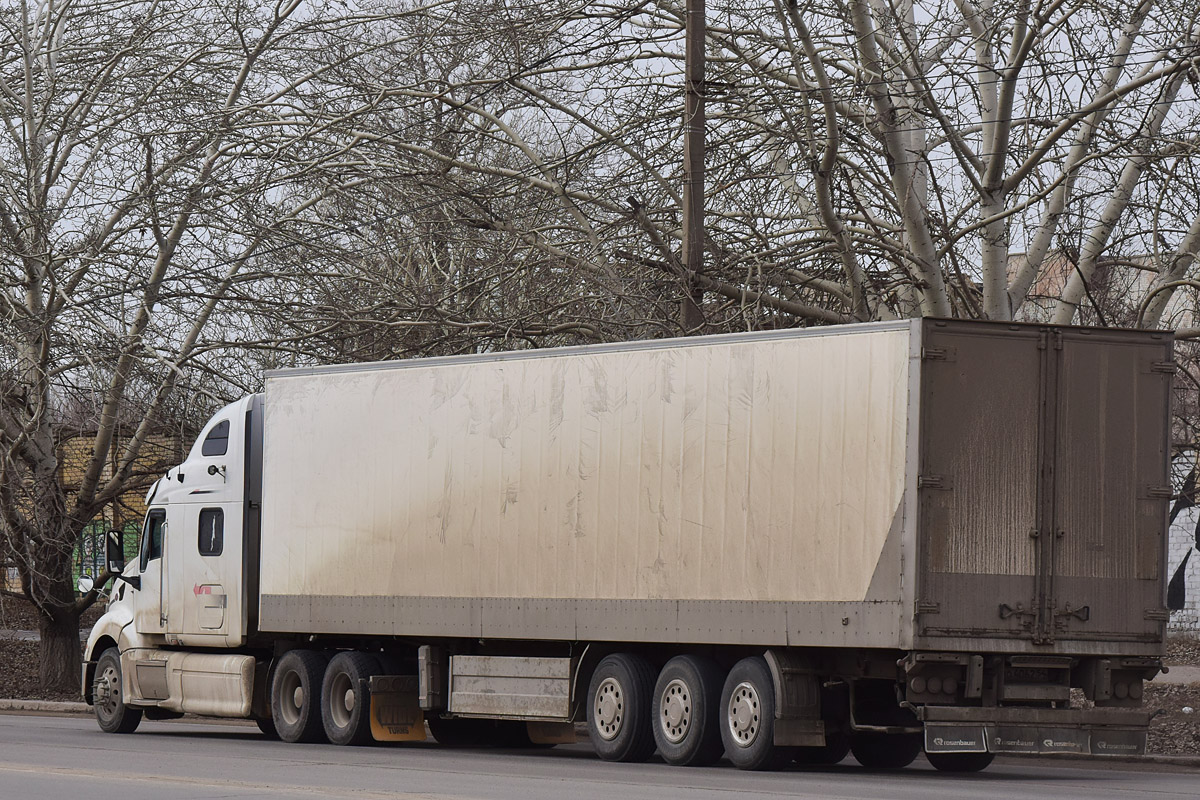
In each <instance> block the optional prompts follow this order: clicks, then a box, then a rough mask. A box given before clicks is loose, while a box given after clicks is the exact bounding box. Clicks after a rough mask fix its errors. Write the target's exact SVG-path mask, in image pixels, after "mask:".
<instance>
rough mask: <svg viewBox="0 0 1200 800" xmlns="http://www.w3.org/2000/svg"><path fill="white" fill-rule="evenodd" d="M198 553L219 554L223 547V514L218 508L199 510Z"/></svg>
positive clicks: (203, 554)
mask: <svg viewBox="0 0 1200 800" xmlns="http://www.w3.org/2000/svg"><path fill="white" fill-rule="evenodd" d="M198 545H199V548H200V555H202V556H219V555H221V551H222V550H224V549H225V514H224V513H222V511H221V509H219V508H205V509H203V510H202V511H201V512H200V540H199V542H198Z"/></svg>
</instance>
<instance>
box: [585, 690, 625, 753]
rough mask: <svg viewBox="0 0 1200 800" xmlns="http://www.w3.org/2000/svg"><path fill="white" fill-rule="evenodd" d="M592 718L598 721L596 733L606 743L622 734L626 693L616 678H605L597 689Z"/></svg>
mask: <svg viewBox="0 0 1200 800" xmlns="http://www.w3.org/2000/svg"><path fill="white" fill-rule="evenodd" d="M592 718H593V719H595V720H596V733H598V734H599V735H600V738H601V739H604V740H605V741H612V740H613V739H615V738H617V734H619V733H620V732H621V723H622V722H624V721H625V693H624V692H623V691H622V690H621V684H620V683H619V682H618V681H617V679H616V678H605V679H604V680H602V681H601V682H600V685H599V686H597V687H596V702H595V703H594V705H593V709H592Z"/></svg>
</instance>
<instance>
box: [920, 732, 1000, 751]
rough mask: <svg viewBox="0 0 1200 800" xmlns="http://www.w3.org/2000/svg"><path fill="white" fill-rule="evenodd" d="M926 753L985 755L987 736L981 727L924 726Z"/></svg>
mask: <svg viewBox="0 0 1200 800" xmlns="http://www.w3.org/2000/svg"><path fill="white" fill-rule="evenodd" d="M925 752H926V753H986V752H988V742H987V735H986V732H985V731H984V728H983V726H982V725H926V726H925Z"/></svg>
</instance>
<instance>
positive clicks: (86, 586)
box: [79, 575, 96, 594]
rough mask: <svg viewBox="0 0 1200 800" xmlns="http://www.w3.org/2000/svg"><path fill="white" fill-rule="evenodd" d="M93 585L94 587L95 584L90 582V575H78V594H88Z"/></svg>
mask: <svg viewBox="0 0 1200 800" xmlns="http://www.w3.org/2000/svg"><path fill="white" fill-rule="evenodd" d="M95 585H96V583H95V581H93V580H92V578H91V576H90V575H80V576H79V593H80V594H87V593H88V592H90V591H91V590H92V587H93V586H95Z"/></svg>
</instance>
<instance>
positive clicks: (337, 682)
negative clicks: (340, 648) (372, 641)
mask: <svg viewBox="0 0 1200 800" xmlns="http://www.w3.org/2000/svg"><path fill="white" fill-rule="evenodd" d="M378 674H380V667H379V660H378V659H376V658H375V656H373V655H368V654H367V653H358V652H355V651H353V650H347V651H344V652H341V653H338V654H337V655H336V656H334V657H333V659H332V660H331V661H330V662H329V666H327V667H326V668H325V678H324V680H322V682H321V722H322V724H323V725H324V727H325V736H326V737H327V738H328V739H329V741H330V742H332V743H333V744H340V745H350V744H353V745H364V744H368V743H370V742H372V741H374V739H373V738H372V737H371V691H370V689H369V688H368V687H367V683H368V682H369V681H370V680H371V676H372V675H378Z"/></svg>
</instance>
